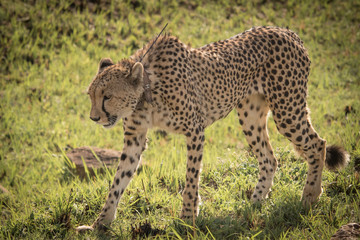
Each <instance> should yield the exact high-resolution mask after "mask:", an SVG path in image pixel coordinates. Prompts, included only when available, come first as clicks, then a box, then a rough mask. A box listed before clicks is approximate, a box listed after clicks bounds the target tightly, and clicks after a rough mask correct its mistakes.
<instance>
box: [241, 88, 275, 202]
mask: <svg viewBox="0 0 360 240" xmlns="http://www.w3.org/2000/svg"><path fill="white" fill-rule="evenodd" d="M236 110H237V112H238V117H239V121H240V124H241V125H242V128H243V132H244V134H245V136H246V140H247V142H248V144H249V146H250V148H251V150H252V152H253V153H254V154H255V155H256V157H257V159H258V162H259V181H258V183H257V184H256V187H255V190H254V193H253V195H252V197H251V200H252V201H253V202H259V201H261V200H262V199H265V198H266V197H267V196H268V193H269V191H270V188H271V186H272V185H273V179H274V174H275V171H276V168H277V161H276V158H275V156H274V153H273V150H272V147H271V145H270V142H269V135H268V131H267V116H268V112H269V106H268V104H267V102H266V100H265V98H264V96H263V95H261V94H255V95H251V96H250V97H249V98H247V99H244V100H243V101H241V102H240V103H239V104H238V106H237V108H236Z"/></svg>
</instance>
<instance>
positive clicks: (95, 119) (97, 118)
mask: <svg viewBox="0 0 360 240" xmlns="http://www.w3.org/2000/svg"><path fill="white" fill-rule="evenodd" d="M90 119H91V120H93V121H94V122H97V121H99V120H100V117H90Z"/></svg>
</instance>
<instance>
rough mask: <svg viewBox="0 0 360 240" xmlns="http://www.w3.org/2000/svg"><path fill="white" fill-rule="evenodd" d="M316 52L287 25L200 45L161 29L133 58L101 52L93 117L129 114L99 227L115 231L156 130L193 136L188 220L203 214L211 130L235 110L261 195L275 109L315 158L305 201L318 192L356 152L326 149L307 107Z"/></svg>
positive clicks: (92, 89) (288, 133) (266, 184)
mask: <svg viewBox="0 0 360 240" xmlns="http://www.w3.org/2000/svg"><path fill="white" fill-rule="evenodd" d="M309 71H310V60H309V56H308V52H307V50H306V49H305V47H304V45H303V42H302V41H301V40H300V38H299V36H298V35H297V34H296V33H294V32H293V31H291V30H289V29H285V28H279V27H254V28H252V29H250V30H247V31H245V32H243V33H240V34H238V35H236V36H234V37H231V38H229V39H226V40H222V41H218V42H214V43H211V44H208V45H205V46H203V47H200V48H191V47H189V46H187V45H185V44H184V43H182V42H181V41H180V40H179V39H178V38H176V37H174V36H171V35H166V34H165V35H159V36H158V38H156V39H154V40H152V41H150V42H149V43H148V44H147V45H145V46H144V47H143V48H142V49H140V50H138V51H137V52H136V53H135V54H134V55H132V56H131V57H130V58H128V59H123V60H121V61H120V62H118V63H113V61H112V60H111V59H109V58H105V59H102V60H101V61H100V64H99V69H98V72H97V75H96V76H95V78H94V79H93V81H92V82H91V84H90V86H89V88H88V94H89V95H90V99H91V112H90V118H91V120H93V121H94V122H96V123H98V124H100V125H102V126H103V127H105V128H111V127H113V126H114V125H115V124H116V123H117V121H118V120H119V119H123V129H124V147H123V151H122V154H121V156H120V163H119V165H118V167H117V171H116V174H115V178H114V181H113V184H112V186H111V189H110V192H109V194H108V196H107V200H106V203H105V205H104V207H103V208H102V212H101V214H100V215H99V217H98V218H97V219H96V220H95V222H94V223H93V225H92V226H81V227H78V230H79V231H81V230H86V229H95V228H96V229H104V228H105V229H106V226H108V225H110V224H111V222H112V221H113V220H114V219H115V215H116V208H117V205H118V203H119V200H120V198H121V196H122V195H123V193H124V191H125V188H126V186H127V185H128V184H129V182H130V180H131V179H132V177H133V176H134V174H135V172H136V169H137V167H138V165H139V162H140V159H141V154H142V152H143V151H144V150H145V148H146V141H147V140H146V134H147V131H148V129H150V128H152V127H158V128H161V129H164V130H166V131H170V132H174V133H178V134H183V135H185V136H186V146H187V167H186V169H187V170H186V184H185V188H184V190H183V192H182V197H183V205H182V210H181V215H180V217H181V218H184V219H186V218H193V217H194V218H195V217H196V216H198V214H199V202H200V195H199V180H200V171H201V163H202V160H203V148H204V140H205V137H204V130H205V128H206V127H207V126H209V125H211V124H212V123H213V122H215V121H217V120H219V119H222V118H224V117H226V116H227V115H228V114H229V113H230V111H232V110H233V109H234V108H235V109H236V111H237V113H238V118H239V122H240V124H241V126H242V130H243V132H244V134H245V137H246V140H247V142H248V144H249V146H250V148H251V149H252V151H253V153H254V154H255V155H256V157H257V159H258V162H259V170H260V171H259V180H258V183H257V184H256V187H255V190H254V193H253V194H252V197H251V199H252V201H253V202H258V201H261V200H262V199H264V198H266V197H267V195H268V193H269V190H270V188H271V186H272V184H273V178H274V174H275V171H276V169H277V160H276V158H275V156H274V152H273V149H272V147H271V145H270V142H269V136H268V131H267V119H268V115H269V114H268V113H269V112H270V111H271V112H272V114H273V119H274V121H275V123H276V126H277V129H278V131H279V132H280V133H281V134H282V135H284V136H285V137H286V138H288V139H289V140H290V141H291V142H292V143H293V145H294V146H295V149H296V150H297V151H299V152H300V154H301V156H303V157H304V158H305V160H306V161H307V163H308V166H309V167H308V173H307V179H306V183H305V187H304V190H303V194H302V201H303V203H304V204H306V205H308V204H312V203H314V202H316V201H317V199H318V198H319V196H320V194H321V192H322V188H321V175H322V171H323V168H324V165H327V166H328V167H329V169H337V168H339V167H341V166H343V165H344V164H345V163H346V162H347V161H348V157H349V155H348V154H347V152H346V151H345V150H343V149H342V148H341V147H337V146H330V147H326V141H325V140H324V139H322V138H320V137H319V135H318V134H317V133H316V132H315V130H314V128H313V126H312V125H311V122H310V117H309V110H308V108H307V103H306V97H307V81H308V76H309Z"/></svg>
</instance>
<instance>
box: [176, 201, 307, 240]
mask: <svg viewBox="0 0 360 240" xmlns="http://www.w3.org/2000/svg"><path fill="white" fill-rule="evenodd" d="M267 213H268V214H267ZM308 213H309V211H308V210H307V209H305V208H304V207H303V206H302V204H301V202H300V201H299V200H298V199H296V200H295V199H291V200H285V201H283V202H278V203H276V204H271V205H266V206H262V205H258V204H255V205H249V206H246V207H244V208H242V209H239V210H238V211H237V213H236V215H234V214H233V215H230V214H229V215H227V216H217V217H210V216H204V214H201V213H200V215H199V217H198V218H197V220H196V222H195V224H196V235H197V237H200V238H201V239H203V238H204V239H214V238H215V239H236V238H255V237H256V238H257V239H279V238H281V237H283V238H284V237H285V238H286V236H287V234H288V233H289V232H290V231H292V230H293V229H304V228H307V227H308V226H307V224H306V223H304V221H303V216H304V215H307V214H308ZM205 215H206V214H205ZM170 227H171V228H172V229H173V230H174V231H175V232H176V233H178V234H179V235H181V236H187V235H189V234H190V235H192V236H193V235H194V230H193V228H192V223H190V221H186V222H183V221H181V220H175V221H174V222H173V224H172V225H171V226H170Z"/></svg>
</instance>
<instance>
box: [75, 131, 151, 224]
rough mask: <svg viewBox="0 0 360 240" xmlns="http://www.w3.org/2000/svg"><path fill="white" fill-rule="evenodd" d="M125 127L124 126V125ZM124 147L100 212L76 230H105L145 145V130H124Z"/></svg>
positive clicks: (114, 213)
mask: <svg viewBox="0 0 360 240" xmlns="http://www.w3.org/2000/svg"><path fill="white" fill-rule="evenodd" d="M124 128H125V127H124ZM124 133H125V136H124V148H123V152H122V154H121V156H120V162H119V165H118V168H117V171H116V174H115V177H114V181H113V184H112V186H111V189H110V192H109V195H108V197H107V200H106V202H105V205H104V207H103V208H102V211H101V214H100V215H99V217H98V218H97V219H96V220H95V222H94V223H93V225H92V226H80V227H78V228H77V231H84V230H93V229H99V230H105V229H106V226H108V225H110V224H111V222H112V221H113V220H114V219H115V215H116V208H117V205H118V203H119V200H120V198H121V196H122V194H123V193H124V191H125V188H126V187H127V185H128V184H129V183H130V181H131V179H132V178H133V176H134V173H135V172H136V169H137V167H138V165H139V162H140V156H141V153H142V152H143V151H144V149H145V146H146V131H145V132H141V133H134V132H131V131H130V130H129V129H125V130H124Z"/></svg>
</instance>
